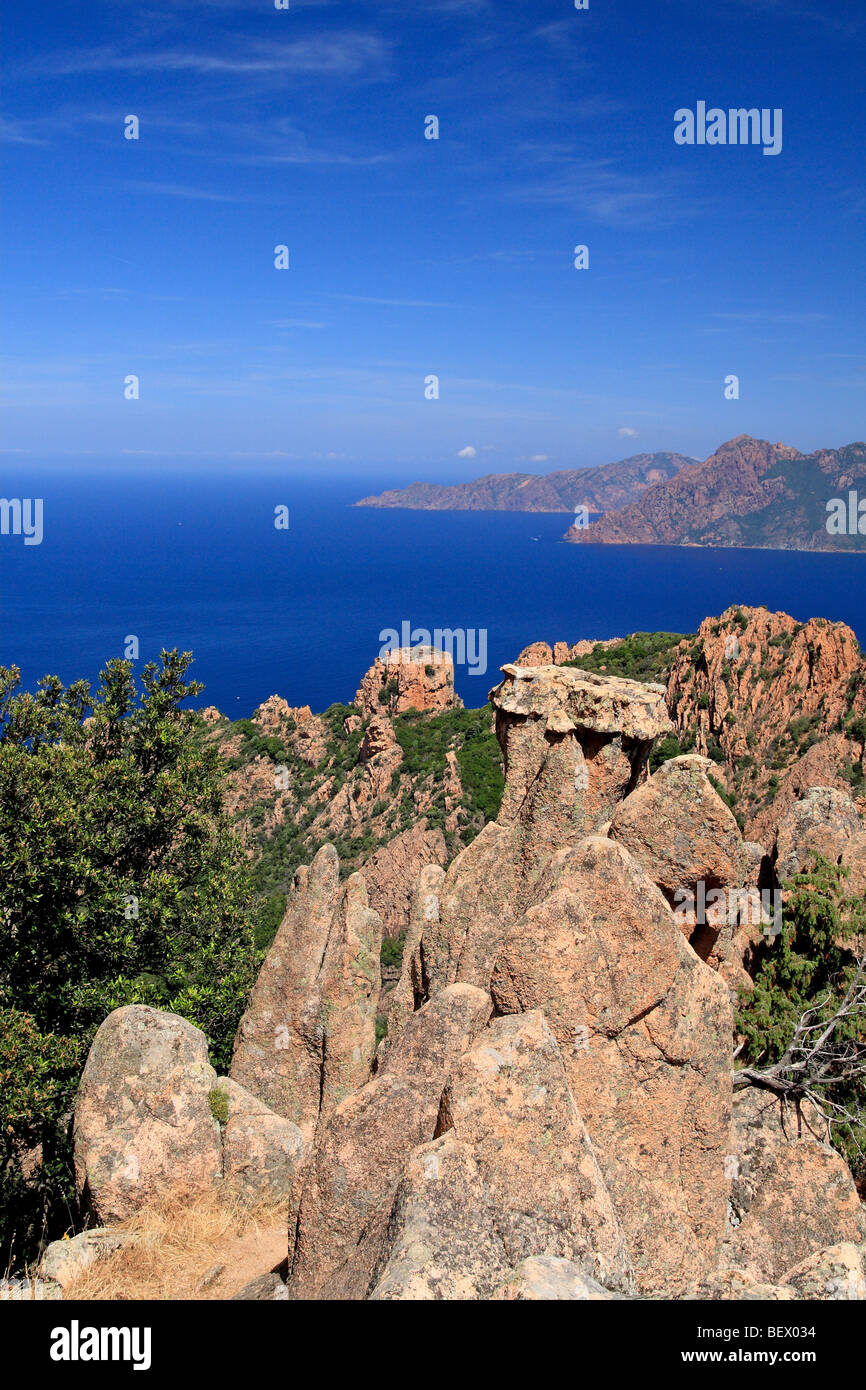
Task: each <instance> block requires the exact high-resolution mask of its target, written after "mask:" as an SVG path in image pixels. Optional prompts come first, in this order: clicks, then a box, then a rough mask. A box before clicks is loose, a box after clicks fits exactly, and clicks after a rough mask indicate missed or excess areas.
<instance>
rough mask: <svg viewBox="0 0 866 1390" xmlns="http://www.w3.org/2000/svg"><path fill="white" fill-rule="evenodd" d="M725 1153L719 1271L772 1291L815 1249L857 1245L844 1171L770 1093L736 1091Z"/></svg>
mask: <svg viewBox="0 0 866 1390" xmlns="http://www.w3.org/2000/svg"><path fill="white" fill-rule="evenodd" d="M806 1119H807V1120H808V1119H809V1117H808V1116H807V1117H806ZM798 1136H799V1137H798ZM728 1148H729V1154H728V1158H727V1165H728V1169H729V1171H731V1172H732V1173H734V1174H735V1176H734V1177H733V1178H732V1180H731V1183H730V1206H729V1234H728V1237H727V1240H726V1242H725V1250H724V1259H723V1263H724V1264H726V1265H728V1266H730V1267H733V1268H737V1269H742V1270H746V1271H748V1272H750V1273H751V1274H753V1275H754V1276H755V1277H756V1278H757V1279H759V1280H763V1281H766V1282H767V1283H772V1284H774V1283H780V1282H783V1276H785V1275H786V1271H788V1270H790V1269H791V1268H792V1267H793V1266H795V1265H798V1264H799V1263H800V1262H801V1261H804V1260H808V1259H809V1257H810V1256H811V1255H814V1254H815V1253H816V1252H818V1251H820V1250H824V1249H826V1248H828V1247H830V1246H834V1245H838V1244H840V1243H843V1242H850V1243H852V1244H854V1245H859V1244H862V1243H863V1241H864V1238H866V1219H864V1213H863V1207H862V1204H861V1202H860V1200H859V1197H858V1195H857V1189H856V1188H855V1186H854V1181H853V1179H852V1177H851V1173H850V1170H849V1168H848V1165H847V1164H846V1163H845V1161H844V1159H843V1158H842V1157H841V1155H840V1154H838V1153H837V1152H836V1151H835V1150H834V1149H831V1148H830V1146H829V1145H828V1144H825V1143H823V1142H821V1141H820V1140H819V1139H816V1138H814V1137H813V1136H812V1134H811V1133H810V1131H809V1129H808V1128H806V1126H805V1125H802V1126H799V1125H798V1120H797V1116H796V1114H794V1113H793V1112H792V1111H791V1110H790V1108H788V1109H787V1110H784V1109H783V1108H782V1106H781V1103H780V1102H779V1100H777V1099H776V1098H775V1097H774V1096H772V1095H771V1094H770V1093H769V1092H766V1091H758V1090H755V1089H754V1088H747V1089H746V1090H742V1091H737V1093H736V1094H735V1097H734V1107H733V1120H732V1124H731V1133H730V1137H729V1140H728ZM784 1282H789V1281H788V1280H787V1278H785V1279H784Z"/></svg>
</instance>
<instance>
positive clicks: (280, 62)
mask: <svg viewBox="0 0 866 1390" xmlns="http://www.w3.org/2000/svg"><path fill="white" fill-rule="evenodd" d="M387 53H388V47H387V45H386V44H385V42H384V40H383V39H381V38H380V37H379V36H378V35H376V34H363V33H356V32H344V33H341V34H329V35H323V34H320V35H317V36H315V37H313V38H306V39H294V40H291V41H289V42H285V41H281V42H276V41H274V42H269V43H263V42H246V43H238V42H237V40H236V39H233V40H232V43H231V46H230V47H227V49H226V51H225V52H222V53H217V52H205V51H203V50H200V49H199V50H195V49H189V48H164V49H156V50H153V49H151V50H148V49H144V50H140V51H138V52H136V53H130V52H126V51H124V50H122V49H119V48H118V47H117V46H116V45H113V44H103V45H102V46H101V47H98V48H83V49H78V50H75V51H73V52H59V51H58V52H56V53H51V54H46V55H44V56H43V57H42V58H40V59H38V60H36V61H35V62H34V63H33V64H31V65H30V67H29V68H28V69H27V71H29V72H30V73H33V74H36V73H39V74H46V73H50V74H51V75H53V76H56V77H63V76H72V75H74V74H77V73H85V72H192V73H198V74H199V75H201V76H205V77H207V76H224V75H226V74H230V73H237V74H240V75H243V74H257V73H258V74H263V73H289V72H290V73H315V74H324V73H332V74H334V75H336V76H339V77H347V76H352V75H354V74H357V73H361V72H365V71H367V70H369V69H370V68H372V67H376V66H379V65H381V64H382V63H383V62H384V60H385V58H386V56H387Z"/></svg>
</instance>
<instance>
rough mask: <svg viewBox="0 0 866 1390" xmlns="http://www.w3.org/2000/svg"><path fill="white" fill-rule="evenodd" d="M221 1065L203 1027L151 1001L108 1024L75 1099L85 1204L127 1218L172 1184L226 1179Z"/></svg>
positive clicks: (103, 1217)
mask: <svg viewBox="0 0 866 1390" xmlns="http://www.w3.org/2000/svg"><path fill="white" fill-rule="evenodd" d="M216 1079H217V1078H216V1072H215V1071H214V1069H213V1067H212V1066H211V1065H210V1063H209V1062H208V1048H207V1039H206V1038H205V1035H204V1033H202V1032H201V1031H200V1030H199V1029H198V1028H195V1027H193V1025H192V1024H191V1023H187V1021H186V1020H185V1019H182V1018H178V1016H177V1015H176V1014H170V1013H164V1012H163V1011H162V1010H160V1009H151V1008H148V1007H146V1006H144V1005H139V1004H133V1005H129V1006H128V1007H126V1008H122V1009H115V1010H114V1012H113V1013H111V1014H109V1015H108V1018H106V1019H105V1021H104V1022H103V1023H102V1024H101V1025H100V1027H99V1029H98V1030H97V1033H96V1036H95V1038H94V1039H93V1044H92V1046H91V1048H90V1053H89V1055H88V1058H87V1062H86V1064H85V1067H84V1071H83V1073H82V1077H81V1082H80V1085H79V1089H78V1097H77V1099H76V1102H75V1121H74V1146H75V1176H76V1184H77V1187H78V1191H79V1194H80V1196H81V1199H82V1202H83V1203H84V1205H85V1206H86V1207H87V1208H88V1209H89V1210H90V1211H91V1212H92V1213H93V1214H94V1215H95V1216H96V1218H97V1219H98V1220H99V1221H100V1222H102V1223H104V1224H108V1223H110V1222H117V1221H123V1220H125V1219H126V1218H127V1217H129V1216H131V1215H132V1214H133V1213H134V1212H135V1211H137V1210H138V1209H139V1208H140V1207H141V1206H142V1205H144V1204H145V1203H146V1202H147V1201H150V1200H152V1199H153V1198H155V1197H157V1196H160V1195H162V1194H163V1193H164V1192H165V1191H166V1190H167V1189H171V1188H175V1189H178V1190H195V1189H197V1188H202V1187H209V1186H212V1185H214V1184H215V1183H218V1182H219V1181H220V1178H221V1172H222V1153H221V1144H220V1131H219V1125H218V1124H217V1122H216V1120H215V1119H214V1117H213V1114H212V1111H211V1106H210V1102H209V1095H210V1092H211V1091H212V1090H213V1088H214V1086H215V1084H216Z"/></svg>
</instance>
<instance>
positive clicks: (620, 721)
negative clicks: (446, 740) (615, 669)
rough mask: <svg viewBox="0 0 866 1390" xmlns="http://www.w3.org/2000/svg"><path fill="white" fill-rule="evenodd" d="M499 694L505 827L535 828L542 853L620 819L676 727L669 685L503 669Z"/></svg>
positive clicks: (562, 670)
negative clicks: (657, 741)
mask: <svg viewBox="0 0 866 1390" xmlns="http://www.w3.org/2000/svg"><path fill="white" fill-rule="evenodd" d="M502 671H503V674H504V676H505V679H504V680H503V681H502V682H501V683H500V684H499V685H498V686H496V688H495V689H494V690H492V691H491V692H490V699H491V702H492V704H493V707H494V710H495V711H496V734H497V737H498V739H499V742H500V744H501V746H502V749H503V753H504V756H505V770H506V786H505V794H504V796H503V799H502V808H501V811H500V814H499V818H498V819H499V823H500V824H501V825H509V824H511V823H512V822H513V821H515V820H519V821H520V822H521V823H522V824H523V825H524V827H525V828H530V827H531V828H532V831H533V844H534V848H535V850H536V852H537V853H543V852H545V851H546V852H547V853H550V852H552V851H553V850H555V849H560V848H562V846H563V845H567V844H573V843H575V841H576V840H577V839H579V838H580V837H581V836H582V835H587V834H591V833H592V832H593V831H596V830H598V829H599V827H600V826H601V825H603V824H604V823H605V822H606V821H608V820H610V818H611V815H612V813H613V810H614V807H615V806H616V805H617V803H618V802H620V801H622V799H623V798H624V797H625V796H626V795H627V794H628V793H629V792H630V791H632V790H633V789H634V787H636V786H637V785H638V784H639V782H641V781H642V780H643V779H644V778H645V776H646V765H647V760H648V757H649V752H650V749H651V747H652V741H653V739H654V738H656V737H657V736H658V735H659V734H664V733H669V732H670V731H671V729H672V727H673V726H672V725H671V722H670V720H669V718H668V715H667V710H666V708H665V702H664V691H663V689H662V687H661V686H651V685H642V684H639V683H638V682H637V681H629V680H622V679H621V678H619V677H617V676H600V675H596V674H595V673H594V672H591V671H581V670H579V669H577V668H574V667H562V666H513V665H512V666H503V667H502Z"/></svg>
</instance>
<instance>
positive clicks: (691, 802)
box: [608, 754, 769, 990]
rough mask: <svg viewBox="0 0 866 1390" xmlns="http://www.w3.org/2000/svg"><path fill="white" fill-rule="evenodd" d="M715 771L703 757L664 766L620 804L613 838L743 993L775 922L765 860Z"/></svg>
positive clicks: (700, 949)
mask: <svg viewBox="0 0 866 1390" xmlns="http://www.w3.org/2000/svg"><path fill="white" fill-rule="evenodd" d="M714 772H718V768H717V767H716V765H715V764H714V763H713V762H712V761H711V760H710V759H709V758H702V757H698V756H697V755H696V754H687V755H686V756H684V757H680V758H671V759H669V760H668V761H667V762H664V763H662V765H661V767H660V768H659V769H658V771H657V772H655V773H654V774H653V775H652V777H650V779H649V780H648V781H647V782H644V783H643V784H642V785H641V786H639V787H637V788H636V789H635V790H634V791H633V792H632V793H631V794H630V795H629V796H627V797H626V799H625V801H622V802H620V804H619V806H617V808H616V810H615V812H614V816H613V820H612V822H611V825H610V829H609V831H608V834H609V835H610V837H611V839H613V840H616V841H617V843H618V844H621V845H624V846H625V848H626V849H627V850H628V852H629V854H631V855H632V857H633V858H634V859H636V860H637V862H638V863H639V864H640V866H641V868H642V869H643V870H644V872H645V873H646V874H647V876H648V877H649V878H651V879H652V881H653V883H655V884H656V885H657V886H658V887H659V888H660V889H661V891H662V893H663V894H664V896H665V898H666V899H667V901H668V902H669V903H670V904H671V906H672V907H673V909H674V916H675V917H676V919H677V923H678V924H679V926H680V929H681V930H682V932H683V934H684V936H685V937H686V938H687V940H688V941H689V942H690V944H691V946H692V948H693V949H694V950H695V951H696V952H697V954H698V955H699V956H700V958H701V960H704V961H706V962H707V964H708V965H711V966H712V967H713V969H715V970H719V971H720V972H721V974H722V976H723V978H725V980H726V981H727V982H728V984H729V985H730V986H731V987H732V989H733V990H736V989H737V987H739V986H741V985H742V986H745V987H746V988H748V987H749V986H750V985H751V978H750V976H749V974H748V972H747V970H746V968H745V963H746V962H747V961H748V960H749V959H750V958H751V955H752V953H753V952H754V949H755V947H756V945H757V943H758V942H759V941H760V939H761V930H762V926H763V925H764V924H765V921H766V920H767V919H768V916H769V913H768V911H767V910H766V909H765V905H764V903H763V902H762V899H761V895H760V892H759V889H758V883H759V878H760V874H761V866H762V863H763V859H764V855H763V850H762V849H761V847H760V846H759V845H752V844H748V845H747V844H745V843H744V842H743V837H742V835H741V834H740V830H739V827H738V825H737V822H736V820H735V819H734V816H733V814H732V813H731V811H730V810H729V809H728V807H727V806H726V805H725V803H724V801H723V800H722V798H721V796H720V795H719V794H718V792H717V791H716V789H715V787H714V786H713V784H712V782H711V780H710V779H711V777H712V776H713V775H714Z"/></svg>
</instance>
